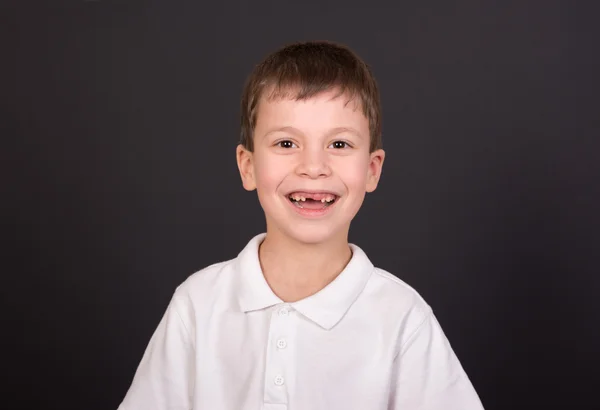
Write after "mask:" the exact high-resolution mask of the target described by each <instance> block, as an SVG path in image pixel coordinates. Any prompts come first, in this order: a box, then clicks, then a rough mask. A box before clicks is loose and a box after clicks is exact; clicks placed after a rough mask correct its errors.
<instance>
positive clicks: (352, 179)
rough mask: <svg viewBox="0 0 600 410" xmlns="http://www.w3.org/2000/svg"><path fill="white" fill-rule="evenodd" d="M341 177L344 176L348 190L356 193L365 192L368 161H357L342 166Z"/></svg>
mask: <svg viewBox="0 0 600 410" xmlns="http://www.w3.org/2000/svg"><path fill="white" fill-rule="evenodd" d="M340 171H341V175H343V177H342V178H343V181H344V184H345V185H346V186H347V187H348V189H351V190H354V191H357V190H358V191H364V190H365V189H366V184H367V171H368V161H366V160H363V159H362V158H361V159H357V160H356V161H348V162H347V163H344V164H342V166H341V168H340Z"/></svg>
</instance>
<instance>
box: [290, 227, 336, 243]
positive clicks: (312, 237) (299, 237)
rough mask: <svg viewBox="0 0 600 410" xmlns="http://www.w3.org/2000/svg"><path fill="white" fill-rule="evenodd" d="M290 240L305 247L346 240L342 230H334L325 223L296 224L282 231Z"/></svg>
mask: <svg viewBox="0 0 600 410" xmlns="http://www.w3.org/2000/svg"><path fill="white" fill-rule="evenodd" d="M281 232H282V233H283V234H284V235H285V236H287V237H288V238H289V239H291V240H293V241H295V242H298V243H301V244H303V245H319V244H323V243H328V242H331V241H334V240H346V238H347V235H344V232H343V230H342V229H334V228H333V227H331V226H327V224H323V223H320V224H319V223H316V224H314V223H295V224H293V225H292V226H287V227H286V228H285V229H281Z"/></svg>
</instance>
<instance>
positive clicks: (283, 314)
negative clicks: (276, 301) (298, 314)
mask: <svg viewBox="0 0 600 410" xmlns="http://www.w3.org/2000/svg"><path fill="white" fill-rule="evenodd" d="M289 313H290V312H289V311H288V310H287V308H281V309H280V310H279V316H287V315H289Z"/></svg>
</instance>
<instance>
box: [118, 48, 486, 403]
mask: <svg viewBox="0 0 600 410" xmlns="http://www.w3.org/2000/svg"><path fill="white" fill-rule="evenodd" d="M380 117H381V109H380V102H379V91H378V88H377V85H376V82H375V80H374V78H373V76H372V75H371V72H370V71H369V68H368V67H367V66H366V64H365V63H364V62H363V61H362V60H361V59H360V58H359V57H358V56H356V55H355V54H354V53H353V52H352V51H350V50H349V49H348V48H346V47H344V46H340V45H336V44H333V43H328V42H310V43H301V44H294V45H290V46H287V47H285V48H283V49H281V50H279V51H277V52H276V53H274V54H272V55H270V56H269V57H268V58H267V59H266V60H264V61H263V62H262V63H261V64H260V65H259V66H257V67H256V69H255V70H254V72H253V73H252V74H251V76H250V78H249V80H248V82H247V83H246V86H245V89H244V93H243V97H242V138H241V143H240V145H239V146H238V147H237V152H236V154H237V164H238V168H239V171H240V175H241V179H242V183H243V186H244V188H245V189H246V190H248V191H252V190H256V191H257V194H258V199H259V201H260V204H261V206H262V208H263V210H264V212H265V219H266V234H261V235H258V236H256V237H254V238H253V239H252V240H250V242H249V243H248V245H247V246H246V247H245V248H244V249H243V250H242V251H241V253H240V254H239V255H238V257H237V258H235V259H233V260H230V261H226V262H221V263H217V264H215V265H212V266H209V267H207V268H205V269H203V270H201V271H200V272H197V273H195V274H194V275H192V276H190V277H189V278H188V279H187V280H186V281H185V282H184V283H183V284H182V285H181V286H180V287H179V288H178V289H177V290H176V291H175V294H174V296H173V299H172V301H171V303H170V305H169V307H168V309H167V311H166V313H165V315H164V317H163V318H162V321H161V322H160V324H159V325H158V328H157V329H156V331H155V333H154V335H153V336H152V339H151V340H150V343H149V346H148V348H147V349H146V352H145V354H144V357H143V359H142V361H141V363H140V365H139V367H138V369H137V372H136V374H135V377H134V380H133V383H132V385H131V387H130V389H129V392H128V393H127V395H126V397H125V399H124V401H123V402H122V404H121V406H120V407H119V409H120V410H153V409H156V410H167V409H169V410H171V409H200V410H246V409H247V410H251V409H252V410H259V409H262V410H285V409H289V410H321V409H323V410H338V409H339V410H384V409H398V410H399V409H410V410H414V409H423V410H425V409H427V410H434V409H435V410H442V409H443V410H452V409H456V410H459V409H460V410H479V409H482V405H481V403H480V400H479V398H478V396H477V394H476V392H475V391H474V389H473V387H472V385H471V383H470V381H469V379H468V377H467V375H466V374H465V372H464V371H463V369H462V367H461V365H460V363H459V361H458V359H457V357H456V356H455V354H454V353H453V351H452V349H451V347H450V345H449V343H448V340H447V339H446V337H445V336H444V333H443V331H442V329H441V328H440V325H439V324H438V322H437V321H436V318H435V316H434V315H433V313H432V311H431V308H430V307H429V306H428V305H427V303H426V302H425V301H424V300H423V299H422V298H421V297H420V296H419V295H418V294H417V292H416V291H414V290H413V289H412V288H410V287H409V286H408V285H406V284H405V283H404V282H402V281H401V280H399V279H397V278H396V277H395V276H393V275H391V274H390V273H387V272H385V271H383V270H381V269H378V268H375V267H374V266H373V265H372V263H371V262H370V261H369V259H368V258H367V256H366V255H365V253H364V252H363V251H362V250H361V249H360V248H359V247H357V246H356V245H353V244H349V243H348V231H349V229H350V222H351V220H352V219H353V218H354V216H355V215H356V213H357V212H358V210H359V208H360V206H361V204H362V202H363V199H364V196H365V193H366V192H372V191H374V190H375V188H376V187H377V183H378V181H379V178H380V176H381V170H382V165H383V161H384V157H385V153H384V151H383V150H382V149H381V120H380Z"/></svg>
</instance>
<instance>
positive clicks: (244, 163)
mask: <svg viewBox="0 0 600 410" xmlns="http://www.w3.org/2000/svg"><path fill="white" fill-rule="evenodd" d="M235 156H236V159H237V165H238V169H239V171H240V176H241V177H242V185H243V187H244V189H245V190H247V191H253V190H255V189H256V182H255V179H254V161H253V160H254V157H253V155H252V152H250V151H248V150H247V149H246V148H245V147H244V146H243V145H241V144H240V145H238V146H237V148H236V150H235Z"/></svg>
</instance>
